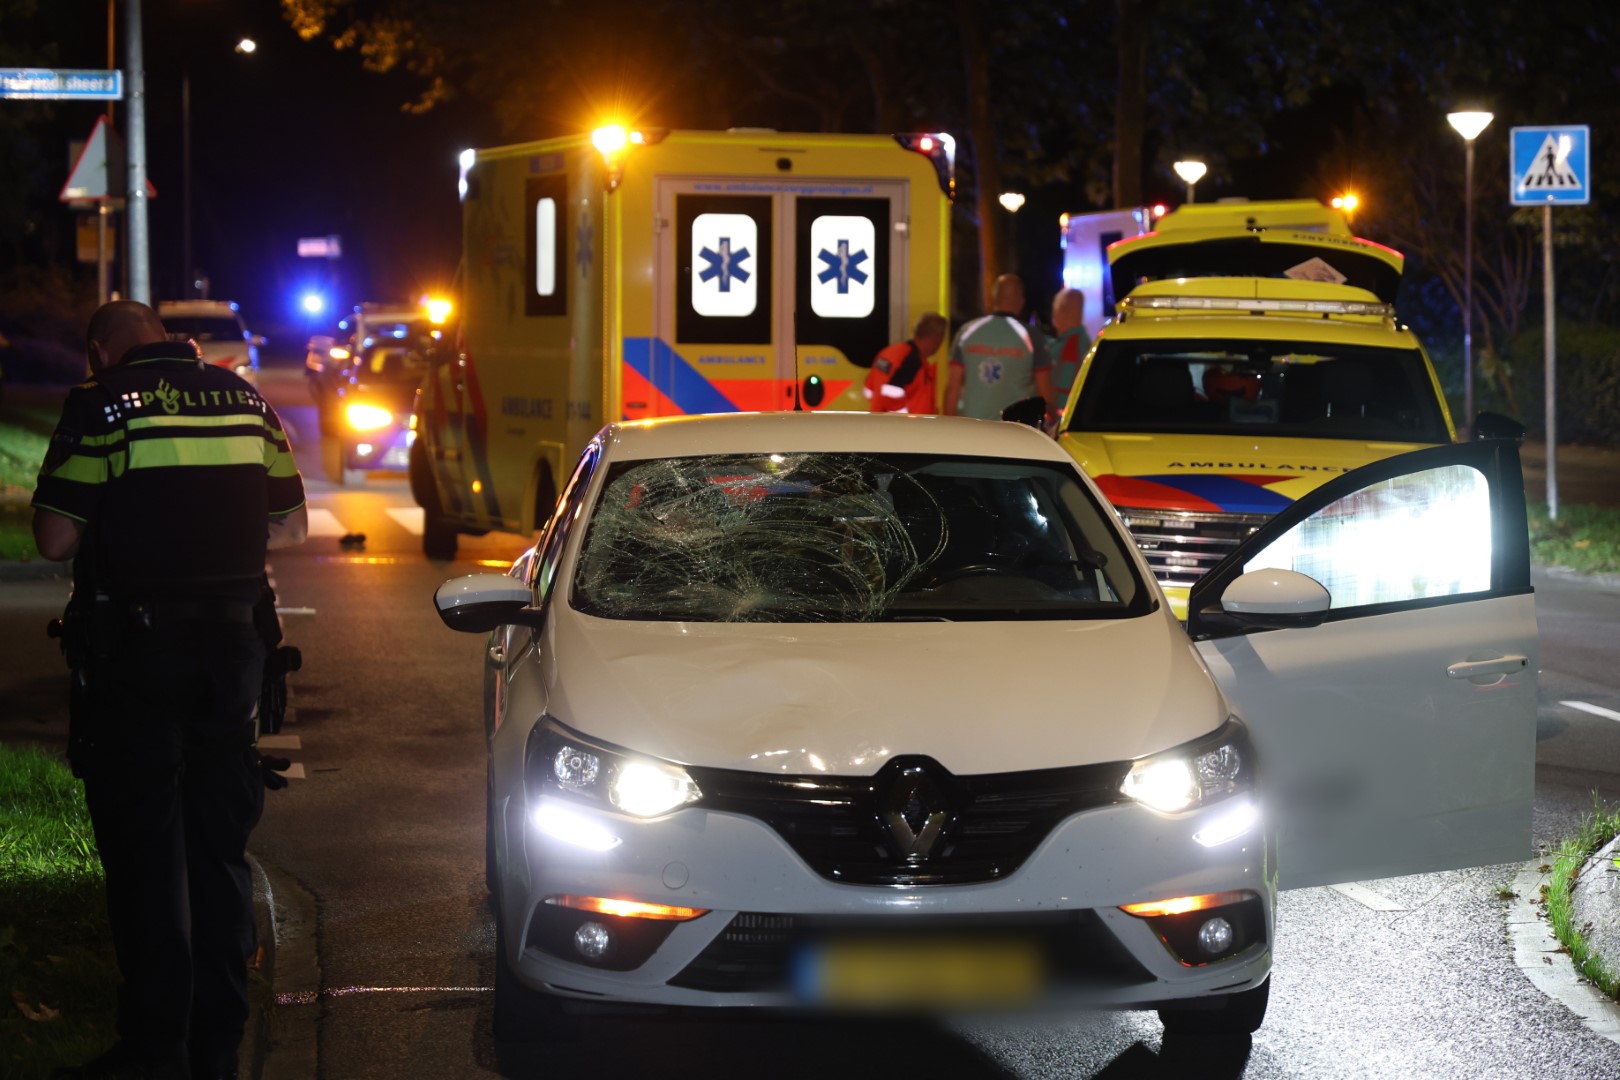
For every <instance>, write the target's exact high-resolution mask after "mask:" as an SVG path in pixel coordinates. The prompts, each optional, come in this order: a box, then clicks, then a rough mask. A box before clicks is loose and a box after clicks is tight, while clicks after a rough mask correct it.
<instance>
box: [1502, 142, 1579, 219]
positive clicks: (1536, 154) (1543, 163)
mask: <svg viewBox="0 0 1620 1080" xmlns="http://www.w3.org/2000/svg"><path fill="white" fill-rule="evenodd" d="M1590 130H1591V129H1590V128H1588V127H1586V126H1585V125H1584V124H1565V125H1562V126H1556V127H1516V128H1514V129H1513V131H1512V154H1511V168H1512V172H1511V173H1510V175H1509V180H1510V182H1511V184H1512V189H1511V191H1510V192H1509V195H1510V197H1511V201H1512V203H1513V205H1515V206H1545V205H1548V204H1553V205H1560V204H1564V205H1571V206H1581V205H1585V204H1586V203H1588V202H1590V201H1591V198H1592V173H1591V159H1592V155H1591V138H1590Z"/></svg>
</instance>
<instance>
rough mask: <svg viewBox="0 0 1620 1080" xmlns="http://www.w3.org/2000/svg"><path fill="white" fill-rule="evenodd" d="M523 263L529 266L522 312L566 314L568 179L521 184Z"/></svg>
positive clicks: (541, 179)
mask: <svg viewBox="0 0 1620 1080" xmlns="http://www.w3.org/2000/svg"><path fill="white" fill-rule="evenodd" d="M523 192H524V200H523V207H524V209H523V215H524V222H525V227H524V255H525V259H524V265H525V266H527V267H528V274H527V275H526V276H527V281H528V284H527V287H526V288H525V289H524V305H523V307H524V312H525V314H528V315H566V314H568V275H567V274H566V273H564V272H563V270H564V268H565V267H566V266H567V265H568V264H567V259H566V252H567V245H568V235H567V233H568V230H567V228H566V223H567V220H568V214H567V208H568V180H567V178H566V177H563V176H540V177H535V178H533V179H530V180H528V181H526V182H525V183H524V185H523Z"/></svg>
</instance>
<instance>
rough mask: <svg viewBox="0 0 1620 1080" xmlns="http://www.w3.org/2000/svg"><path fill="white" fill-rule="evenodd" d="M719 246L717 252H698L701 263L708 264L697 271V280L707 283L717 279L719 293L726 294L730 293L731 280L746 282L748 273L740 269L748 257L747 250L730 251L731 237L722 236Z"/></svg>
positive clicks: (704, 250)
mask: <svg viewBox="0 0 1620 1080" xmlns="http://www.w3.org/2000/svg"><path fill="white" fill-rule="evenodd" d="M719 244H720V250H719V251H711V250H709V249H708V248H704V249H703V250H702V251H699V252H698V255H699V256H700V257H701V258H702V259H703V261H704V262H706V263H708V264H709V265H708V266H706V267H705V268H704V269H702V270H700V271H698V280H699V281H702V282H709V281H712V280H714V279H715V278H716V277H718V278H719V279H720V291H721V292H723V293H728V292H730V291H731V279H732V278H736V279H737V280H738V281H747V280H748V271H747V270H744V269H743V268H742V262H743V260H744V259H747V258H749V257H750V256H749V251H748V249H747V248H743V249H741V250H740V251H732V250H731V237H729V236H722V237H721V238H720V240H719Z"/></svg>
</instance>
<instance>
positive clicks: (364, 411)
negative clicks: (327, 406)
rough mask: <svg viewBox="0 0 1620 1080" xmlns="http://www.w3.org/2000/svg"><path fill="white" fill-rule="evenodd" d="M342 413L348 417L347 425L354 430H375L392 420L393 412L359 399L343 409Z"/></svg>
mask: <svg viewBox="0 0 1620 1080" xmlns="http://www.w3.org/2000/svg"><path fill="white" fill-rule="evenodd" d="M344 415H345V416H346V417H348V420H349V426H350V427H352V428H354V430H356V431H376V430H377V429H378V428H380V427H387V426H388V425H389V424H391V423H393V422H394V414H393V413H391V412H389V411H388V410H387V409H385V408H383V407H382V406H380V405H367V404H365V403H364V402H359V401H357V402H355V403H354V404H353V405H350V406H349V407H348V409H346V410H344Z"/></svg>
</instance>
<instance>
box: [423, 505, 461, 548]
mask: <svg viewBox="0 0 1620 1080" xmlns="http://www.w3.org/2000/svg"><path fill="white" fill-rule="evenodd" d="M458 535H459V533H458V531H457V529H456V523H455V522H453V521H451V520H450V519H449V518H444V517H439V516H438V515H436V514H428V515H426V516H424V517H423V519H422V554H424V555H426V556H427V557H428V558H430V559H453V558H455V557H456V544H457V537H458Z"/></svg>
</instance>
